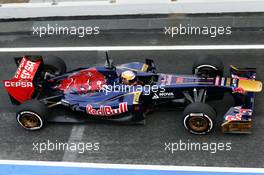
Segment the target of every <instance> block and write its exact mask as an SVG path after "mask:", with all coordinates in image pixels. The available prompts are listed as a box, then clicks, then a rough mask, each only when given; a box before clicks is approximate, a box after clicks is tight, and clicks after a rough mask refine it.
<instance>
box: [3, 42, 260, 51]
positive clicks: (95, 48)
mask: <svg viewBox="0 0 264 175" xmlns="http://www.w3.org/2000/svg"><path fill="white" fill-rule="evenodd" d="M256 49H264V45H262V44H257V45H174V46H172V45H169V46H80V47H78V46H74V47H17V48H0V52H55V51H108V50H109V51H122V50H127V51H129V50H131V51H133V50H256Z"/></svg>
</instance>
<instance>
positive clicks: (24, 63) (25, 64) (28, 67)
mask: <svg viewBox="0 0 264 175" xmlns="http://www.w3.org/2000/svg"><path fill="white" fill-rule="evenodd" d="M35 65H36V63H34V62H31V61H28V60H26V59H25V58H23V59H22V60H21V63H20V65H19V67H18V69H17V72H16V75H15V78H21V79H31V78H32V77H31V75H32V73H33V72H34V66H35Z"/></svg>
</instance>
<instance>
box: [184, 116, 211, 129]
mask: <svg viewBox="0 0 264 175" xmlns="http://www.w3.org/2000/svg"><path fill="white" fill-rule="evenodd" d="M188 124H189V126H190V129H191V130H193V131H195V132H205V131H207V129H208V127H209V123H208V121H207V120H206V119H205V118H204V117H203V116H192V117H191V118H190V119H189V121H188Z"/></svg>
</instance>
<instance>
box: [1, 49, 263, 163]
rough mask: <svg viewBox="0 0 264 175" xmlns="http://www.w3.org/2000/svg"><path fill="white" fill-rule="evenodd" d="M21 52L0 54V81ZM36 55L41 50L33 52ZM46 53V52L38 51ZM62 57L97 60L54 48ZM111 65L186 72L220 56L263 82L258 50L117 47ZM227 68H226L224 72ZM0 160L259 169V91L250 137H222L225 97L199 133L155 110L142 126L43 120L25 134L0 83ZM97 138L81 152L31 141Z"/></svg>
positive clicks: (72, 62)
mask: <svg viewBox="0 0 264 175" xmlns="http://www.w3.org/2000/svg"><path fill="white" fill-rule="evenodd" d="M21 54H22V53H1V55H0V56H1V62H2V63H1V65H0V71H1V73H0V79H1V80H2V79H9V78H11V77H12V75H13V73H14V72H15V70H16V67H15V64H14V63H13V60H12V58H13V57H14V56H19V55H21ZM35 54H42V53H35ZM43 54H51V53H43ZM52 54H55V55H57V56H59V57H61V58H63V59H64V60H65V61H66V63H67V65H68V69H69V70H70V69H73V68H78V67H81V66H84V65H87V66H90V65H92V64H99V63H103V59H102V58H99V55H100V54H98V53H97V52H54V53H52ZM109 54H110V57H111V58H113V59H114V60H115V63H116V64H119V63H124V62H129V61H142V60H143V59H144V58H152V59H154V60H155V62H156V64H157V68H158V71H159V72H166V73H190V72H191V70H190V68H191V65H192V61H193V60H194V59H195V58H196V57H200V56H204V55H208V54H209V55H212V56H217V57H219V58H221V59H222V60H223V61H224V63H225V67H226V68H228V65H229V64H234V65H237V66H244V67H245V66H246V67H247V66H253V67H257V70H258V79H260V80H262V81H263V80H264V67H263V63H264V60H263V54H264V51H261V50H257V51H249V50H244V51H235V50H233V51H148V52H146V51H120V52H109ZM226 72H228V71H226ZM0 96H1V107H0V123H1V124H0V138H1V142H0V159H15V160H17V159H18V160H51V161H53V160H54V161H55V160H56V161H74V162H94V163H98V162H100V163H129V164H162V165H202V166H229V167H264V162H263V160H264V157H263V155H264V152H263V149H262V148H263V146H264V141H263V140H264V136H263V129H264V118H263V113H264V111H263V100H262V99H263V93H260V94H258V95H257V97H256V106H255V108H256V110H255V114H254V129H253V134H251V135H222V134H221V133H220V131H219V125H220V123H221V120H222V115H223V114H224V113H225V112H226V110H227V109H228V106H229V105H231V104H232V101H231V98H230V97H228V96H227V97H226V98H225V100H223V101H219V102H215V103H213V104H212V105H214V106H215V107H216V109H217V111H218V119H217V126H216V127H215V128H214V130H213V131H212V132H211V133H210V134H208V135H204V136H197V135H192V134H190V133H188V132H186V131H185V129H184V127H183V125H182V117H181V112H180V111H158V112H156V113H153V114H150V115H149V116H148V118H147V125H146V126H130V125H120V124H107V123H103V124H102V123H86V124H61V123H60V124H49V125H48V126H47V127H46V128H44V129H43V130H40V131H35V132H28V131H25V130H23V129H22V128H20V126H18V124H17V123H16V121H15V116H14V111H15V107H13V106H12V105H11V104H10V102H9V99H8V96H7V94H6V92H5V91H4V89H3V86H2V84H1V87H0ZM48 140H49V141H50V142H63V143H64V142H65V143H67V142H68V141H69V140H70V141H74V142H92V143H95V142H99V144H100V149H99V151H87V152H85V153H83V154H80V153H74V152H73V153H71V152H67V151H66V152H64V151H45V152H43V153H39V152H37V151H34V150H33V142H34V143H36V142H40V143H41V142H47V141H48ZM180 141H182V142H205V143H208V144H210V143H220V142H223V143H225V144H226V143H229V142H230V143H231V147H232V149H231V150H230V151H217V152H216V153H210V151H175V152H174V153H173V154H172V153H169V152H168V151H165V143H169V142H176V143H179V142H180Z"/></svg>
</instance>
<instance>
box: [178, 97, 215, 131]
mask: <svg viewBox="0 0 264 175" xmlns="http://www.w3.org/2000/svg"><path fill="white" fill-rule="evenodd" d="M215 118H216V111H215V110H214V109H213V108H212V107H211V106H209V105H208V104H206V103H200V102H196V103H191V104H190V105H188V106H187V107H186V108H185V110H184V111H183V124H184V127H185V128H186V129H187V130H188V131H189V132H191V133H193V134H206V133H207V132H210V131H211V130H212V128H213V123H214V119H215Z"/></svg>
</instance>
